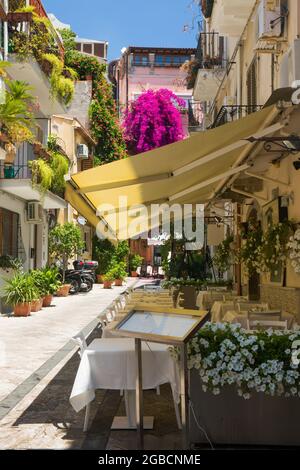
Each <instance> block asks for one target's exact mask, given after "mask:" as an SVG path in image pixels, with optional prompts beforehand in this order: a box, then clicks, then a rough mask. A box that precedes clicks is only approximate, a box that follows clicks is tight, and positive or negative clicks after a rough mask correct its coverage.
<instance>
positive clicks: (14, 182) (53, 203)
mask: <svg viewBox="0 0 300 470" xmlns="http://www.w3.org/2000/svg"><path fill="white" fill-rule="evenodd" d="M0 190H1V191H4V192H5V193H7V194H10V195H12V196H14V197H17V198H19V199H21V200H23V201H37V202H41V204H42V205H43V208H44V209H46V210H49V209H65V208H66V207H67V203H66V202H65V201H64V200H63V199H61V198H60V197H59V196H57V195H56V194H53V193H51V192H50V191H47V192H46V193H45V194H41V193H40V191H39V190H38V189H35V188H33V186H32V183H31V170H30V168H29V166H28V165H14V164H7V163H2V162H0Z"/></svg>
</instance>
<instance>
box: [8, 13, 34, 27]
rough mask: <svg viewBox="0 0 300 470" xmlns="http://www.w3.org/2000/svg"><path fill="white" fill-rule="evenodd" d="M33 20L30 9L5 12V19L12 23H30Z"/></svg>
mask: <svg viewBox="0 0 300 470" xmlns="http://www.w3.org/2000/svg"><path fill="white" fill-rule="evenodd" d="M32 20H33V13H32V12H31V11H23V12H17V11H14V12H9V13H7V21H8V22H9V23H12V24H19V23H31V22H32Z"/></svg>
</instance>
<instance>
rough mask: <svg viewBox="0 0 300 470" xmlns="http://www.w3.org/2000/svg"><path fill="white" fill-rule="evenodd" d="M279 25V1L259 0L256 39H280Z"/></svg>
mask: <svg viewBox="0 0 300 470" xmlns="http://www.w3.org/2000/svg"><path fill="white" fill-rule="evenodd" d="M281 25H282V22H281V0H261V2H260V5H259V7H258V37H257V39H274V38H278V37H280V36H281V32H282V31H281Z"/></svg>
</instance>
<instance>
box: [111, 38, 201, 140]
mask: <svg viewBox="0 0 300 470" xmlns="http://www.w3.org/2000/svg"><path fill="white" fill-rule="evenodd" d="M195 53H196V50H195V49H178V48H176V49H175V48H152V47H128V48H127V49H126V50H125V51H124V52H123V55H122V57H121V59H120V60H118V61H115V62H114V63H113V64H111V68H110V71H111V73H110V78H111V80H112V81H113V83H114V85H115V89H116V102H117V105H118V108H119V110H120V115H122V113H123V112H124V110H126V109H127V108H128V106H129V105H130V103H131V102H133V101H135V100H136V99H137V98H138V97H139V96H140V95H141V94H142V93H143V92H144V91H147V90H150V89H152V90H159V89H160V88H167V89H169V90H171V91H172V92H173V93H174V94H175V95H177V96H178V97H180V98H182V99H184V100H185V101H186V112H184V113H183V114H182V119H183V125H184V129H185V133H186V135H188V124H189V118H188V114H189V113H188V111H189V108H190V107H192V106H193V90H189V89H188V88H187V83H186V72H184V71H183V70H182V66H183V64H184V63H186V62H188V61H190V60H193V59H194V57H195Z"/></svg>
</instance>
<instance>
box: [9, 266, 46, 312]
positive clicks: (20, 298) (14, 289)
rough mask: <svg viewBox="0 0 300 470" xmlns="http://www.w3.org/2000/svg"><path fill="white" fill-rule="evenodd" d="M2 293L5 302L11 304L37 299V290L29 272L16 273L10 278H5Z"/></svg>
mask: <svg viewBox="0 0 300 470" xmlns="http://www.w3.org/2000/svg"><path fill="white" fill-rule="evenodd" d="M4 293H5V294H4V296H5V302H6V303H7V304H9V305H12V306H15V305H18V304H24V303H30V302H33V301H34V300H38V299H39V292H38V290H37V288H36V286H35V285H34V282H33V279H32V277H31V276H30V274H21V273H17V274H16V275H15V276H14V277H13V278H12V279H8V280H6V285H5V288H4Z"/></svg>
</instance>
